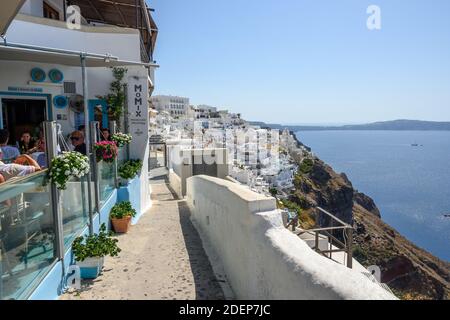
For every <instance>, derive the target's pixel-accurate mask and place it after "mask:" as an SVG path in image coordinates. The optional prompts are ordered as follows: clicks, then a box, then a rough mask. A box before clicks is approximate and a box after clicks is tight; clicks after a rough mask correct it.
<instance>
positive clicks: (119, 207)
mask: <svg viewBox="0 0 450 320" xmlns="http://www.w3.org/2000/svg"><path fill="white" fill-rule="evenodd" d="M109 216H110V218H111V223H112V225H113V228H114V231H115V232H117V233H127V232H128V229H129V228H130V225H131V218H133V217H135V216H136V210H134V209H133V207H132V206H131V202H130V201H124V202H120V203H117V204H116V205H115V206H114V207H112V209H111V212H110V215H109Z"/></svg>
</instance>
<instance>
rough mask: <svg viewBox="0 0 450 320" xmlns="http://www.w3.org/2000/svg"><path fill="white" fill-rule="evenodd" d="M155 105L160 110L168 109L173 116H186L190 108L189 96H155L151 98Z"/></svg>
mask: <svg viewBox="0 0 450 320" xmlns="http://www.w3.org/2000/svg"><path fill="white" fill-rule="evenodd" d="M150 100H151V102H152V104H153V106H154V107H155V108H156V110H158V111H168V112H170V114H171V116H172V117H174V118H176V117H179V118H181V117H186V116H187V114H188V110H189V98H185V97H177V96H164V95H158V96H153V97H152V98H151V99H150Z"/></svg>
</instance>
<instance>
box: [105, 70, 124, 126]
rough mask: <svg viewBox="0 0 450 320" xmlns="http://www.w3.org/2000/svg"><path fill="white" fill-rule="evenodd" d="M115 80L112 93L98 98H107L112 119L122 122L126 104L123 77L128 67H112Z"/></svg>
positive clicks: (111, 86)
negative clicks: (121, 118)
mask: <svg viewBox="0 0 450 320" xmlns="http://www.w3.org/2000/svg"><path fill="white" fill-rule="evenodd" d="M111 69H112V74H113V77H114V81H113V82H111V84H110V86H109V91H110V93H109V94H107V95H106V96H98V97H97V98H99V99H102V100H105V101H106V103H107V104H108V108H109V116H110V118H111V120H115V121H117V124H120V117H121V116H122V114H123V109H124V105H125V97H126V96H125V89H124V84H125V83H124V82H123V79H124V78H125V75H126V73H127V72H128V69H127V68H121V67H112V68H111Z"/></svg>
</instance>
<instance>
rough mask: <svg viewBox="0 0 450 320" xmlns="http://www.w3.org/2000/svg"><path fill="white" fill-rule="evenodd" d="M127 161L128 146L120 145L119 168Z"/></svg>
mask: <svg viewBox="0 0 450 320" xmlns="http://www.w3.org/2000/svg"><path fill="white" fill-rule="evenodd" d="M127 161H128V153H127V147H126V146H125V147H120V148H119V155H118V157H117V168H120V167H121V166H122V165H123V164H124V163H125V162H127Z"/></svg>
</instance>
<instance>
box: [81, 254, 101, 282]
mask: <svg viewBox="0 0 450 320" xmlns="http://www.w3.org/2000/svg"><path fill="white" fill-rule="evenodd" d="M104 261H105V258H103V257H94V258H86V259H85V260H84V261H77V266H79V267H80V276H81V279H95V278H97V277H98V276H99V275H100V273H101V271H102V268H103V264H104Z"/></svg>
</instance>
